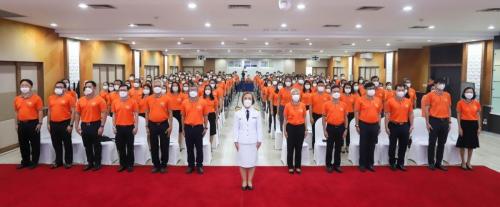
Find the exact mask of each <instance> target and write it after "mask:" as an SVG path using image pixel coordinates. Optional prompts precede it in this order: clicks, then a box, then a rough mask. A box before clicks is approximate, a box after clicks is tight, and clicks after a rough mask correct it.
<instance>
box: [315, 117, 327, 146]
mask: <svg viewBox="0 0 500 207" xmlns="http://www.w3.org/2000/svg"><path fill="white" fill-rule="evenodd" d="M323 138H325V133H324V132H323V118H319V119H318V120H316V123H315V124H314V142H315V143H320V140H323Z"/></svg>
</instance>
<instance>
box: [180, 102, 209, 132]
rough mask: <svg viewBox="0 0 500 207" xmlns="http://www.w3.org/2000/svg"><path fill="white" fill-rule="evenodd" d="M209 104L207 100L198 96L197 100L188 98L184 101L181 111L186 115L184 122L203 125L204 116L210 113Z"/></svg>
mask: <svg viewBox="0 0 500 207" xmlns="http://www.w3.org/2000/svg"><path fill="white" fill-rule="evenodd" d="M208 111H209V109H208V105H207V103H206V102H205V100H203V99H201V98H198V100H196V101H194V102H193V101H191V100H190V99H186V100H184V101H183V102H182V108H181V112H182V115H183V117H184V120H183V121H184V124H187V125H192V126H194V125H202V124H203V122H204V117H205V116H206V115H208Z"/></svg>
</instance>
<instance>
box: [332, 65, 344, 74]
mask: <svg viewBox="0 0 500 207" xmlns="http://www.w3.org/2000/svg"><path fill="white" fill-rule="evenodd" d="M340 74H344V67H333V75H337V76H340Z"/></svg>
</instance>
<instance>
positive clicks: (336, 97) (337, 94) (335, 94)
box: [332, 92, 340, 99]
mask: <svg viewBox="0 0 500 207" xmlns="http://www.w3.org/2000/svg"><path fill="white" fill-rule="evenodd" d="M332 98H334V99H339V98H340V93H338V92H334V93H332Z"/></svg>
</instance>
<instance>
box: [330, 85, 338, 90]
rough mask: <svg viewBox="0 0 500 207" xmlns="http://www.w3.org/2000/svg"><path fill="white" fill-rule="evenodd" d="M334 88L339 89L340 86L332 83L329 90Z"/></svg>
mask: <svg viewBox="0 0 500 207" xmlns="http://www.w3.org/2000/svg"><path fill="white" fill-rule="evenodd" d="M335 88H338V89H339V90H340V86H339V85H332V87H331V88H330V90H333V89H335Z"/></svg>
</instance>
